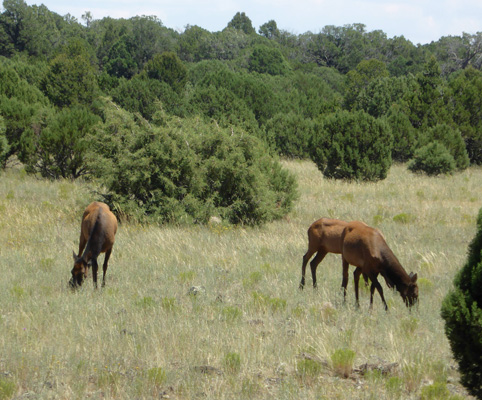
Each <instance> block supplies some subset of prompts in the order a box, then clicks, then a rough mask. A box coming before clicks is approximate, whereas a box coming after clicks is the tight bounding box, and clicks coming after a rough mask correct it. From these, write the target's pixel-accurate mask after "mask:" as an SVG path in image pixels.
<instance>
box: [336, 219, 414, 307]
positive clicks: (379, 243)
mask: <svg viewBox="0 0 482 400" xmlns="http://www.w3.org/2000/svg"><path fill="white" fill-rule="evenodd" d="M342 243H343V245H342V252H341V255H342V260H343V283H342V286H343V291H344V297H345V296H346V285H347V283H348V266H349V264H351V265H354V266H356V267H357V268H356V269H355V272H354V273H353V276H354V279H355V297H356V302H357V304H358V302H359V301H358V281H359V279H360V275H361V274H363V275H364V276H365V275H366V276H367V277H368V278H370V281H371V282H372V284H371V287H370V308H372V307H373V293H374V292H375V289H377V290H378V293H379V294H380V297H381V298H382V301H383V304H384V305H385V309H386V310H388V306H387V303H386V301H385V298H384V296H383V289H382V287H381V285H380V283H379V282H378V280H377V276H378V275H379V274H381V275H382V276H383V277H384V278H385V282H386V283H387V286H388V287H389V288H392V287H395V288H396V289H397V291H398V292H399V293H400V295H401V296H402V298H403V301H404V302H405V304H406V305H407V307H411V306H413V305H414V304H415V303H416V302H417V300H418V286H417V274H413V273H410V275H408V274H407V272H406V271H405V269H404V268H403V267H402V265H401V264H400V262H399V261H398V259H397V257H395V254H393V252H392V250H390V248H389V247H388V245H387V243H386V242H385V238H384V237H383V235H382V234H381V232H380V231H379V230H377V229H374V228H371V227H369V226H367V225H366V224H364V223H363V222H359V221H353V222H349V223H348V224H347V225H346V226H345V229H344V230H343V234H342Z"/></svg>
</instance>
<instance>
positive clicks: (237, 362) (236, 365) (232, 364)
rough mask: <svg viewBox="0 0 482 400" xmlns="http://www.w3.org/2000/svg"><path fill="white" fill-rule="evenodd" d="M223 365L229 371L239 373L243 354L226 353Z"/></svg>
mask: <svg viewBox="0 0 482 400" xmlns="http://www.w3.org/2000/svg"><path fill="white" fill-rule="evenodd" d="M223 365H224V368H226V370H227V371H228V372H229V373H231V374H235V373H238V372H239V371H240V370H241V356H240V355H239V354H238V353H234V352H229V353H226V354H225V355H224V359H223Z"/></svg>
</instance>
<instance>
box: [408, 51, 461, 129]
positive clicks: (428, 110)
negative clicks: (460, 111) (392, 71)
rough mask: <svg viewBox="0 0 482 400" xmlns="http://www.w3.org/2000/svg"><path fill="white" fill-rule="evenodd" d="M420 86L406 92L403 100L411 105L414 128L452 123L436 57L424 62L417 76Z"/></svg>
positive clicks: (411, 119)
mask: <svg viewBox="0 0 482 400" xmlns="http://www.w3.org/2000/svg"><path fill="white" fill-rule="evenodd" d="M416 81H417V84H418V86H417V87H416V88H415V90H413V91H409V92H408V93H406V94H405V96H404V98H403V100H404V101H405V102H406V104H407V105H408V107H409V110H410V111H409V117H410V121H411V122H412V125H413V127H414V128H417V129H419V128H422V127H423V128H429V127H432V126H435V125H437V124H440V123H450V122H451V116H450V114H449V113H448V109H447V105H446V103H447V101H448V98H447V96H446V91H445V90H444V89H445V88H444V82H443V80H442V77H441V70H440V66H439V64H438V62H437V60H436V59H435V57H433V56H432V57H430V59H429V60H428V61H427V62H426V63H425V64H424V68H423V71H422V72H420V73H418V74H417V76H416Z"/></svg>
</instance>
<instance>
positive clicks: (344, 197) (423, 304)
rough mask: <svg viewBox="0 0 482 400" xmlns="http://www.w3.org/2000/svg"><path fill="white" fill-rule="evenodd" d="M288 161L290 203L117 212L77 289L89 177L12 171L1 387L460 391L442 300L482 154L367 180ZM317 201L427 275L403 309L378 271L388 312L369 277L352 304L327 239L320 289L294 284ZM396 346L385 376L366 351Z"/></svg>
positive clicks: (0, 297)
mask: <svg viewBox="0 0 482 400" xmlns="http://www.w3.org/2000/svg"><path fill="white" fill-rule="evenodd" d="M285 167H286V168H288V169H290V170H291V171H293V172H294V173H295V174H296V176H297V177H298V181H299V190H300V200H299V201H298V203H297V205H296V207H295V209H294V210H293V211H292V213H291V214H290V215H289V216H287V217H286V218H284V219H283V220H281V221H277V222H273V223H270V224H268V225H265V226H263V227H257V228H245V227H232V226H229V225H211V226H192V227H176V226H141V225H132V224H126V223H124V224H122V225H121V226H120V227H119V231H118V234H117V240H116V244H115V246H114V251H113V253H112V258H111V261H110V267H109V271H108V272H107V280H106V288H105V289H103V290H100V289H99V290H97V291H96V290H94V289H93V287H92V283H91V279H90V280H89V281H88V282H87V284H85V285H84V286H83V287H82V288H81V289H80V290H79V291H77V292H72V291H71V290H69V289H68V280H69V278H70V269H71V267H72V261H71V260H72V256H71V254H72V250H75V251H77V250H78V249H77V247H78V237H79V233H80V230H79V228H80V218H81V215H82V212H83V209H84V207H85V206H86V205H87V204H88V203H89V202H90V201H92V200H93V199H94V198H95V196H94V195H93V194H92V193H93V192H92V190H93V189H95V188H92V187H90V186H89V185H88V184H85V183H84V184H82V183H70V182H47V181H41V180H37V179H35V178H32V177H29V176H26V175H25V174H24V173H23V172H22V171H21V170H15V169H13V170H7V171H6V172H4V173H3V174H2V175H1V176H0V263H1V265H0V268H1V270H0V271H1V274H0V332H1V333H0V393H1V395H0V397H2V396H3V397H2V398H11V397H15V396H28V395H29V394H32V393H35V396H36V397H35V398H40V399H50V398H69V399H76V398H77V399H84V398H87V397H90V398H106V399H132V398H146V399H148V398H162V397H169V398H179V399H192V398H196V397H201V398H202V397H204V398H216V399H230V398H259V399H264V398H266V399H268V398H280V399H283V398H286V399H291V398H306V399H315V398H316V399H319V398H329V399H332V398H340V399H360V398H366V399H369V398H377V399H392V398H393V399H398V398H403V399H406V398H414V399H415V398H420V396H421V395H424V396H425V397H426V395H427V393H428V392H429V391H430V390H431V388H429V389H425V390H424V388H425V387H427V386H430V385H438V386H437V387H442V388H445V387H447V390H449V391H450V393H451V395H453V396H459V397H454V398H462V397H463V396H465V394H464V393H465V392H464V391H463V389H462V387H461V386H460V384H459V383H458V375H457V371H456V364H455V362H454V361H453V358H452V355H451V352H450V348H449V345H448V342H447V340H446V338H445V335H444V332H443V322H442V319H441V318H440V315H439V314H440V312H439V310H440V305H441V302H442V299H443V297H444V296H445V294H446V292H447V291H448V289H449V288H450V286H451V284H452V279H453V276H454V274H455V273H456V271H457V270H458V269H459V268H460V267H461V266H462V264H463V262H464V259H465V255H466V249H467V245H468V243H469V241H470V240H471V238H472V237H473V236H474V233H475V217H476V215H477V211H478V209H479V208H480V207H481V206H482V200H481V198H480V188H481V187H482V169H480V168H470V169H468V170H467V171H464V172H463V173H460V174H456V175H453V176H447V177H437V178H427V177H423V176H418V175H413V174H412V173H410V172H408V171H407V170H406V168H405V166H402V165H395V166H393V167H392V169H391V170H390V173H389V176H388V178H387V179H386V180H384V181H382V182H379V183H370V184H357V183H346V182H337V181H330V180H325V179H323V177H322V175H321V174H320V173H319V172H318V170H317V169H316V167H315V166H314V165H313V164H312V163H309V162H296V161H293V162H291V161H290V162H285ZM400 215H406V217H400ZM321 216H328V217H336V218H340V219H345V220H354V219H357V220H362V221H365V222H367V223H368V224H370V225H375V226H377V227H378V228H379V229H381V230H382V232H383V233H384V235H385V237H386V239H387V242H388V244H389V246H390V247H391V248H392V250H393V251H394V252H395V254H396V255H397V256H398V258H399V260H400V261H401V263H402V264H403V265H404V266H405V269H406V270H407V272H410V271H414V272H417V273H418V275H419V280H420V284H419V286H420V304H419V306H418V308H417V309H415V310H413V311H412V312H410V311H408V310H407V308H406V307H405V305H404V304H403V302H402V299H401V298H400V296H399V295H398V293H396V292H392V291H390V290H389V289H388V288H386V286H385V284H384V282H381V283H382V285H383V287H384V291H385V296H386V299H387V303H388V306H389V308H390V310H389V312H388V313H387V312H385V311H384V309H383V306H382V303H381V301H380V298H379V297H378V295H377V294H376V295H375V302H374V309H373V311H369V310H368V303H369V294H368V293H367V292H366V291H362V293H361V307H360V308H358V309H357V308H356V307H355V301H354V293H353V280H352V277H351V276H350V282H349V292H348V295H347V303H346V304H343V294H342V292H341V290H340V286H341V260H340V256H336V255H332V254H330V255H328V256H327V257H326V258H325V260H323V262H322V263H321V264H320V266H319V268H318V286H319V287H318V289H317V290H316V291H315V290H313V289H312V288H311V287H310V285H311V279H310V278H309V279H307V285H306V288H305V290H304V291H299V290H298V284H299V280H300V278H301V276H300V275H301V258H302V256H303V254H304V253H305V251H306V246H307V238H306V230H307V228H308V226H309V225H310V224H311V223H312V222H313V221H314V220H316V219H318V218H320V217H321ZM397 216H398V217H397ZM101 259H102V258H101ZM351 270H353V269H351ZM193 286H196V287H202V290H199V291H195V292H193V291H190V288H191V287H193ZM362 286H363V285H362ZM193 293H196V294H193ZM340 349H350V350H351V351H352V352H353V354H354V360H353V370H352V371H351V369H350V371H351V372H350V371H349V372H348V373H349V374H350V378H348V379H345V378H344V377H342V376H341V377H340V374H339V373H337V372H336V371H335V370H334V368H333V366H332V363H331V357H332V355H333V354H335V353H336V352H337V351H338V352H339V350H340ZM303 360H310V361H303ZM393 363H397V364H396V365H397V367H396V368H394V369H391V370H390V371H389V372H388V373H383V374H382V373H380V374H378V375H377V374H375V373H366V372H363V370H362V369H360V368H359V366H360V365H363V364H367V365H373V366H375V367H377V366H378V367H380V368H381V367H383V365H387V364H393ZM313 366H315V367H316V368H313ZM301 367H303V368H301ZM308 367H310V368H308ZM300 368H301V370H302V371H304V372H303V373H301V372H300ZM306 371H308V372H306ZM444 385H445V386H444ZM434 387H435V386H434ZM2 388H4V389H2ZM1 390H3V391H1ZM4 393H6V394H4ZM444 393H445V392H444Z"/></svg>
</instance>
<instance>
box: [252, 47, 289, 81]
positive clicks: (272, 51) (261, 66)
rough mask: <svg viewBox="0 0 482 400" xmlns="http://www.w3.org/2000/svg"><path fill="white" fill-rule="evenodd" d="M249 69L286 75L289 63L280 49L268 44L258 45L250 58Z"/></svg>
mask: <svg viewBox="0 0 482 400" xmlns="http://www.w3.org/2000/svg"><path fill="white" fill-rule="evenodd" d="M249 71H250V72H258V73H260V74H270V75H284V74H286V73H287V72H288V71H289V65H288V63H287V62H286V61H285V59H284V57H283V55H282V54H281V51H280V50H278V49H276V48H272V47H267V46H256V47H255V48H254V49H253V53H252V54H251V57H250V58H249Z"/></svg>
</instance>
